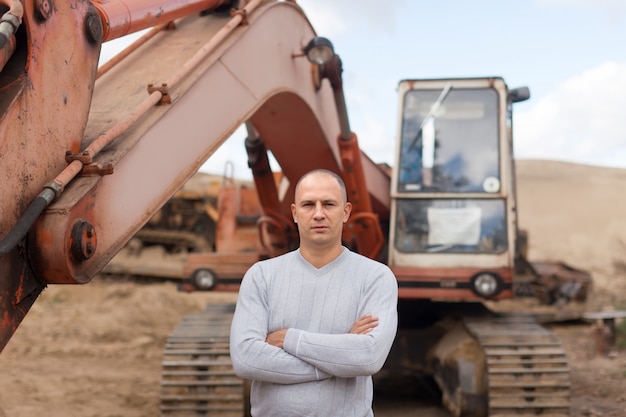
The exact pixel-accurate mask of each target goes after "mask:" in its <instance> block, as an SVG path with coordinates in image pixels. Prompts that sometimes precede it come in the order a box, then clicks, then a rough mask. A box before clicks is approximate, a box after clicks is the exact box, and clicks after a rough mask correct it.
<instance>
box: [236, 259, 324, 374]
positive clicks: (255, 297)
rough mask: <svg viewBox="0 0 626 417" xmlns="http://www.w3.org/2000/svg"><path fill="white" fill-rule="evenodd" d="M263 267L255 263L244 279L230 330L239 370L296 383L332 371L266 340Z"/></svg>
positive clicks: (244, 372)
mask: <svg viewBox="0 0 626 417" xmlns="http://www.w3.org/2000/svg"><path fill="white" fill-rule="evenodd" d="M265 300H266V298H265V285H264V282H263V276H262V272H261V269H260V268H259V267H258V266H253V267H252V268H251V269H250V271H248V273H246V276H245V277H244V279H243V280H242V282H241V288H240V290H239V297H238V300H237V307H236V309H235V315H234V317H233V322H232V325H231V331H230V356H231V360H232V363H233V368H234V369H235V373H236V374H237V375H238V376H240V377H242V378H247V379H253V380H259V381H266V382H273V383H277V384H296V383H301V382H310V381H317V380H321V379H326V378H329V377H330V376H331V375H330V374H328V373H326V372H323V371H321V370H319V369H317V368H316V367H315V366H313V365H311V364H309V363H307V362H305V361H303V360H302V359H299V358H296V357H295V356H293V355H291V354H289V353H288V352H286V351H284V350H283V349H280V348H278V347H276V346H272V345H271V344H269V343H267V342H266V341H265V339H266V337H267V336H268V335H267V328H268V311H269V310H268V306H267V304H266V302H265Z"/></svg>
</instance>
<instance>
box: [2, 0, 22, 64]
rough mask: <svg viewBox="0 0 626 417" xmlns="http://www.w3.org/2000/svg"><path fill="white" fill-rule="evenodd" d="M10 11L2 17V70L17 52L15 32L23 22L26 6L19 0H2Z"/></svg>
mask: <svg viewBox="0 0 626 417" xmlns="http://www.w3.org/2000/svg"><path fill="white" fill-rule="evenodd" d="M0 4H4V5H6V6H8V7H9V11H8V12H6V13H5V14H3V15H2V17H0V71H2V69H3V68H4V66H5V65H6V63H7V62H8V61H9V59H10V58H11V56H12V55H13V52H15V32H17V29H18V28H19V27H20V25H21V24H22V16H23V14H24V8H23V7H22V3H21V2H20V1H19V0H1V1H0Z"/></svg>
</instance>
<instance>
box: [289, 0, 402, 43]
mask: <svg viewBox="0 0 626 417" xmlns="http://www.w3.org/2000/svg"><path fill="white" fill-rule="evenodd" d="M298 5H299V6H300V7H301V8H302V9H303V10H304V12H305V13H306V15H307V17H308V18H309V20H310V21H311V24H312V25H313V27H314V28H315V31H316V32H317V33H318V34H319V35H320V36H326V37H329V38H332V37H335V36H338V35H342V34H347V32H348V30H350V31H355V32H359V33H367V32H366V31H361V30H357V29H356V26H359V25H365V26H364V28H365V29H368V30H369V32H371V31H374V32H378V33H393V31H394V26H395V23H396V16H397V14H398V13H400V12H401V11H402V9H403V8H405V7H408V6H406V5H407V0H386V1H384V2H381V1H379V0H360V1H359V2H352V1H337V0H299V1H298Z"/></svg>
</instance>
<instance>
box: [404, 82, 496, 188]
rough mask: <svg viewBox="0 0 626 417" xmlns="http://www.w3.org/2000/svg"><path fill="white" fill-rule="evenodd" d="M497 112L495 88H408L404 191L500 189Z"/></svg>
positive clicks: (405, 117) (406, 99) (406, 98)
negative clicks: (442, 89)
mask: <svg viewBox="0 0 626 417" xmlns="http://www.w3.org/2000/svg"><path fill="white" fill-rule="evenodd" d="M497 114H498V95H497V92H496V91H495V90H493V89H454V88H452V89H450V90H449V91H445V90H444V91H443V92H442V91H441V90H411V91H409V92H407V93H406V95H405V96H404V106H403V119H402V131H401V132H402V137H401V149H400V164H399V172H398V191H399V192H417V193H419V192H441V193H468V192H471V193H497V192H498V191H500V168H499V163H498V159H499V155H498V154H499V146H498V118H497Z"/></svg>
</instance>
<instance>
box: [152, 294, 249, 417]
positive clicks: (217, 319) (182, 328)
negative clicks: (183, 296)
mask: <svg viewBox="0 0 626 417" xmlns="http://www.w3.org/2000/svg"><path fill="white" fill-rule="evenodd" d="M234 308H235V305H234V304H209V305H207V307H206V309H205V310H204V311H203V312H201V313H198V314H189V315H187V316H185V317H184V318H183V320H182V321H181V322H180V323H179V324H178V326H177V327H176V328H175V329H174V331H173V333H172V334H171V335H170V336H169V337H168V339H167V342H166V344H165V350H164V355H163V371H162V375H161V416H162V417H187V416H193V417H200V416H215V417H242V416H244V415H245V413H246V411H245V409H244V408H245V404H247V401H246V393H245V391H246V384H245V383H244V381H243V380H242V379H241V378H239V377H237V376H236V375H235V372H234V371H233V367H232V363H231V360H230V353H229V333H230V323H231V321H232V316H233V313H234Z"/></svg>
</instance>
